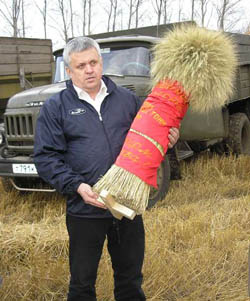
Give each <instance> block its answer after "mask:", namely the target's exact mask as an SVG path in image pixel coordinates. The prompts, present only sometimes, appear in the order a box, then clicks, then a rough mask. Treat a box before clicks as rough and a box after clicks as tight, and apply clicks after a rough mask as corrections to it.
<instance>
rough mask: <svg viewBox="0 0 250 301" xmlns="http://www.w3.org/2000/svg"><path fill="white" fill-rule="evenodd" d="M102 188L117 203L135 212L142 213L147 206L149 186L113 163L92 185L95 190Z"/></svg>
mask: <svg viewBox="0 0 250 301" xmlns="http://www.w3.org/2000/svg"><path fill="white" fill-rule="evenodd" d="M102 189H105V190H108V191H109V193H110V194H111V195H113V196H115V200H116V201H117V202H118V203H120V204H122V205H124V206H127V207H128V208H130V209H133V210H135V212H136V214H142V213H143V212H144V211H145V210H146V208H147V205H148V199H149V193H150V186H149V185H147V184H146V183H145V182H143V181H142V180H141V179H140V178H139V177H137V176H136V175H133V174H132V173H130V172H128V171H127V170H125V169H123V168H121V167H119V166H117V165H115V164H114V165H112V167H111V168H110V169H109V170H108V171H107V173H106V174H105V175H104V176H103V177H102V178H101V179H100V180H99V181H98V182H97V183H96V185H95V186H94V190H95V191H97V192H101V191H102Z"/></svg>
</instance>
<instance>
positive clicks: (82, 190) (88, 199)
mask: <svg viewBox="0 0 250 301" xmlns="http://www.w3.org/2000/svg"><path fill="white" fill-rule="evenodd" d="M77 192H78V193H79V194H80V196H81V197H82V199H83V201H84V202H85V203H86V204H89V205H92V206H95V207H99V208H102V209H107V207H106V206H105V205H104V204H102V203H101V202H99V201H98V200H97V199H98V194H97V193H95V192H94V191H93V190H92V188H91V186H90V185H88V184H85V183H82V184H80V186H79V187H78V189H77Z"/></svg>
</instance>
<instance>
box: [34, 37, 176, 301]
mask: <svg viewBox="0 0 250 301" xmlns="http://www.w3.org/2000/svg"><path fill="white" fill-rule="evenodd" d="M63 56H64V62H65V66H66V71H67V73H68V74H69V76H70V78H71V80H69V81H67V88H66V89H65V90H63V91H61V92H60V93H58V94H56V95H54V96H52V97H51V98H50V99H48V100H47V101H46V103H45V104H44V105H43V107H42V108H41V112H40V116H39V118H38V120H37V128H36V135H35V157H34V159H35V164H36V167H37V170H38V173H39V175H40V176H41V177H42V178H43V179H44V180H45V181H47V182H49V183H50V184H51V185H53V186H54V187H55V188H56V189H57V190H58V191H60V192H61V193H63V194H64V195H66V196H67V214H66V225H67V230H68V233H69V261H70V273H71V279H70V284H69V293H68V301H73V300H75V301H81V300H82V301H92V300H96V293H95V281H96V276H97V268H98V264H99V260H100V257H101V253H102V248H103V244H104V241H105V238H106V236H107V239H108V251H109V254H110V256H111V260H112V267H113V270H114V281H115V288H114V294H115V300H117V301H118V300H119V301H121V300H124V301H125V300H127V301H139V300H146V299H145V295H144V293H143V290H142V288H141V284H142V272H141V269H142V264H143V258H144V227H143V221H142V217H141V216H136V217H135V219H134V220H133V221H131V220H128V219H126V218H123V219H122V220H121V221H118V220H116V219H114V218H113V217H112V215H111V214H110V212H109V211H108V210H107V209H106V208H105V206H104V205H103V204H101V203H100V202H98V200H97V197H98V195H97V194H96V193H94V192H93V191H92V189H91V187H92V186H93V185H94V184H95V183H96V182H97V181H98V179H99V178H100V176H101V175H104V174H105V173H106V171H107V170H108V169H109V168H110V167H111V165H112V164H113V163H114V161H115V159H116V157H117V156H118V154H119V152H120V150H121V147H122V145H123V142H124V139H125V136H126V134H127V131H128V129H129V127H130V125H131V123H132V121H133V119H134V117H135V115H136V113H137V111H138V109H139V107H140V101H139V99H138V98H137V97H136V96H135V95H134V94H133V93H132V92H130V91H128V90H126V89H124V88H122V87H118V86H116V84H115V83H114V82H113V81H112V80H111V79H109V78H107V77H105V76H102V58H101V54H100V48H99V45H98V44H97V43H96V42H95V41H94V40H92V39H90V38H86V37H85V38H82V37H80V38H75V39H73V40H71V41H70V42H69V43H68V44H67V45H66V47H65V49H64V53H63ZM178 135H179V132H178V130H177V129H172V132H171V135H170V141H171V144H174V143H175V142H176V141H177V139H178Z"/></svg>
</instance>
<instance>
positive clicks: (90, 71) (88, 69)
mask: <svg viewBox="0 0 250 301" xmlns="http://www.w3.org/2000/svg"><path fill="white" fill-rule="evenodd" d="M85 71H86V72H87V73H92V72H93V67H92V66H91V65H90V64H87V65H86V68H85Z"/></svg>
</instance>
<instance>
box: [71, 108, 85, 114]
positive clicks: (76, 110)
mask: <svg viewBox="0 0 250 301" xmlns="http://www.w3.org/2000/svg"><path fill="white" fill-rule="evenodd" d="M84 113H86V110H84V109H81V108H78V109H73V110H69V114H70V115H81V114H84Z"/></svg>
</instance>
